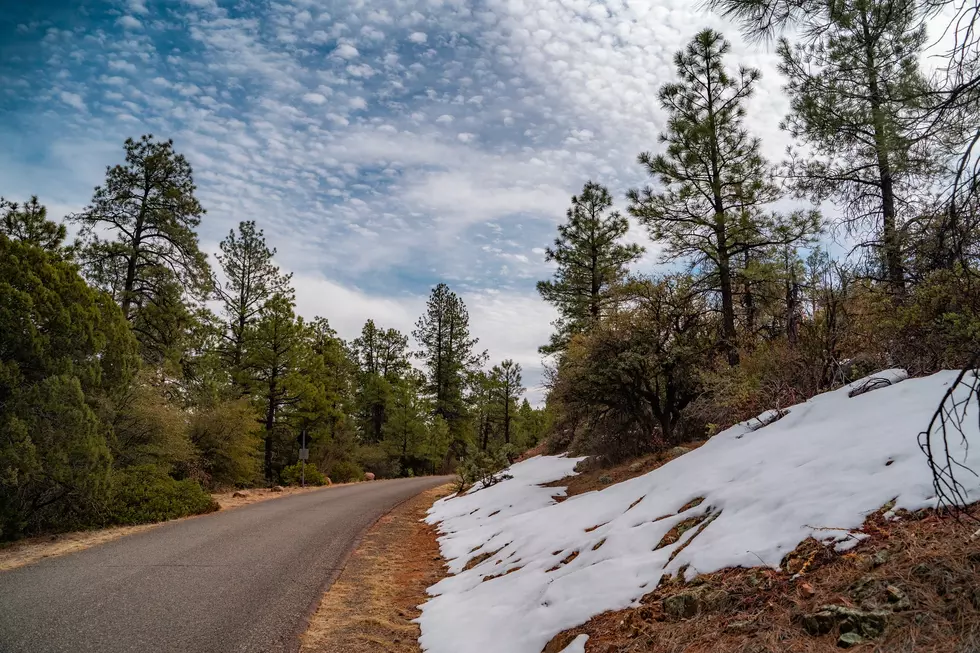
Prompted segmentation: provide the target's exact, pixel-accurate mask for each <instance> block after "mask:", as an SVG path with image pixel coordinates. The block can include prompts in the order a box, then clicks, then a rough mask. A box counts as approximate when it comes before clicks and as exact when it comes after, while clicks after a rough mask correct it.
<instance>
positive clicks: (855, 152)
mask: <svg viewBox="0 0 980 653" xmlns="http://www.w3.org/2000/svg"><path fill="white" fill-rule="evenodd" d="M710 4H711V6H712V7H713V8H715V9H716V10H718V11H720V12H721V13H722V14H724V15H726V16H727V17H728V18H730V19H732V20H733V21H735V22H736V23H737V24H739V26H740V27H741V28H742V29H743V30H744V32H745V34H746V35H747V36H748V37H750V38H755V39H758V40H761V41H763V42H766V43H768V44H769V47H771V48H774V49H775V52H776V54H777V55H778V57H779V62H780V65H779V71H780V73H781V74H782V75H783V76H784V81H785V85H784V87H783V89H784V92H785V93H786V95H787V96H788V100H789V107H790V111H789V114H788V115H786V116H779V117H776V116H774V117H773V119H774V120H775V119H776V118H779V119H781V123H780V127H781V129H782V130H784V131H785V132H786V133H787V134H788V135H789V136H790V137H791V142H792V145H791V146H790V147H789V148H788V151H787V153H786V156H785V158H784V159H783V160H781V161H769V160H767V159H766V158H765V157H764V156H763V155H762V153H761V152H762V148H761V142H760V139H759V138H758V137H757V136H755V135H753V134H752V133H751V131H750V130H749V129H748V128H747V126H746V120H745V117H746V112H747V110H748V107H749V101H750V98H751V97H752V95H753V93H754V91H755V90H756V88H757V87H758V84H759V80H760V73H759V71H758V70H755V69H753V68H750V67H747V66H744V65H742V64H740V62H738V61H737V60H736V59H735V58H734V57H733V55H732V54H731V45H730V43H729V42H728V41H727V40H726V39H725V37H724V35H722V34H720V33H718V32H716V31H714V30H710V29H706V30H703V31H701V32H700V33H698V34H697V35H696V36H695V37H694V38H693V39H692V40H691V41H690V42H689V43H688V45H687V46H686V47H685V48H684V49H683V50H682V51H680V52H678V53H677V54H676V56H675V58H674V68H675V74H674V79H673V80H671V81H669V82H668V83H665V84H663V85H662V86H661V87H660V89H659V93H658V97H657V100H658V101H659V104H660V106H661V107H662V109H663V110H664V111H665V113H666V116H667V121H666V126H665V128H664V130H663V132H662V134H661V135H660V138H659V141H660V142H659V144H658V146H657V148H656V151H655V152H643V153H640V154H639V156H638V158H637V163H638V165H639V166H640V167H641V169H642V170H643V171H644V172H645V173H646V175H647V176H648V178H649V180H650V182H649V185H647V186H645V187H640V188H634V189H630V190H629V191H628V192H627V193H626V197H625V198H624V200H625V201H624V204H623V206H625V212H626V213H627V214H628V216H630V217H632V218H633V219H634V220H635V221H636V222H637V223H639V225H640V226H641V227H642V228H643V229H644V230H645V231H646V232H647V234H648V236H649V238H650V243H651V244H652V245H655V246H657V247H659V248H660V252H661V259H660V262H661V263H662V264H663V266H662V267H661V269H662V270H666V272H664V273H660V274H655V275H652V276H650V275H642V274H639V273H637V272H636V270H635V268H636V262H637V261H638V260H639V259H640V257H641V255H642V253H643V250H642V248H641V247H640V246H638V245H636V244H633V243H632V241H630V240H628V239H627V238H626V235H627V231H628V229H629V220H628V218H627V217H626V216H625V215H623V214H621V213H619V212H618V211H615V210H614V201H613V198H612V196H611V195H610V193H609V191H608V190H607V189H606V188H605V187H604V186H602V185H601V184H599V183H595V182H589V183H587V184H585V186H584V187H583V189H582V191H581V193H579V194H577V195H576V196H574V197H573V198H572V201H571V207H570V208H569V209H568V214H567V220H566V222H565V223H564V224H563V225H561V226H560V227H559V234H558V238H557V239H556V240H555V241H554V244H553V245H552V247H550V248H549V249H548V250H547V257H548V259H549V260H550V261H553V262H554V264H555V265H556V272H555V275H554V277H553V278H552V279H550V280H548V281H543V282H541V283H539V284H538V290H539V292H540V294H541V296H542V298H543V299H544V300H546V301H548V302H550V303H551V304H552V305H554V306H555V307H556V308H557V309H558V311H559V313H560V318H559V319H558V320H557V321H556V322H555V324H554V326H555V330H554V334H553V336H552V339H551V342H550V343H548V344H547V345H546V346H544V347H542V352H544V353H547V354H550V355H552V357H553V363H552V365H551V366H550V369H549V374H548V387H549V394H548V403H547V410H548V415H549V425H550V426H549V430H548V434H547V436H548V448H549V449H550V450H551V451H553V452H558V451H566V450H570V451H572V452H574V453H575V454H579V455H589V456H590V458H589V461H590V464H597V465H599V466H606V465H612V464H616V463H620V462H622V461H624V460H628V459H630V458H633V457H635V456H639V455H642V454H647V453H650V452H656V451H659V450H664V449H668V448H671V447H675V446H679V445H682V444H684V443H688V442H694V441H698V440H703V439H706V438H708V437H710V436H711V435H712V434H713V433H716V432H718V431H719V430H720V429H724V428H727V427H728V426H731V425H732V424H735V423H737V422H740V421H743V420H748V419H750V418H754V417H755V416H756V415H760V414H762V413H763V412H764V411H770V412H769V413H767V414H768V415H769V416H770V417H769V419H778V418H779V417H780V416H781V415H782V414H784V413H783V409H784V408H786V407H788V406H790V405H793V404H796V403H799V402H801V401H804V400H806V399H808V398H810V397H813V396H814V395H816V394H818V393H821V392H825V391H827V390H830V389H833V388H836V387H840V386H841V385H843V384H845V383H847V382H850V381H852V380H854V379H857V378H861V377H862V376H865V375H867V374H869V373H872V372H875V371H878V370H882V369H886V368H890V367H903V368H906V369H907V370H908V371H909V372H910V373H911V374H913V375H924V374H929V373H932V372H935V371H937V370H939V369H950V368H953V369H956V368H964V369H968V368H969V367H970V366H974V367H975V366H976V363H977V358H976V356H977V354H978V348H980V312H978V311H980V286H978V282H980V276H978V272H980V268H978V254H980V249H978V244H980V231H978V190H980V186H978V172H980V159H978V157H977V154H978V152H977V150H976V146H977V143H978V142H980V128H978V124H980V95H978V93H980V75H978V73H980V55H978V49H977V40H976V38H977V37H976V33H975V31H974V28H975V22H976V18H977V15H978V13H980V10H977V9H976V8H974V9H972V10H971V9H968V8H964V9H962V11H960V13H959V14H957V17H956V18H954V19H953V20H952V21H951V22H950V21H949V20H948V16H944V15H940V14H939V13H937V12H939V11H940V10H941V9H942V7H944V6H947V5H949V3H945V2H938V3H934V4H930V3H920V2H916V1H914V0H844V1H843V2H833V3H821V2H788V1H786V0H713V2H711V3H710ZM964 7H965V5H964ZM930 21H931V24H932V25H933V26H934V27H935V26H938V27H939V33H941V34H942V35H943V36H944V37H946V41H944V43H947V45H946V46H943V45H934V43H935V41H934V40H930V39H929V36H928V35H927V25H928V24H930ZM784 28H790V29H788V30H786V29H784ZM944 29H945V32H944V31H943V30H944ZM784 33H787V34H792V35H793V36H792V39H791V38H789V37H786V36H782V34H784ZM933 36H934V37H935V36H936V35H935V34H934V35H933ZM931 45H932V46H933V47H932V49H931V51H930V52H929V53H928V55H927V48H928V47H929V46H931ZM924 62H928V63H929V65H930V68H929V70H926V69H924V68H923V66H924ZM777 206H778V207H780V208H783V209H784V210H777V209H776V208H775V207H777ZM974 385H975V384H974ZM939 400H940V398H937V404H938V403H939ZM937 415H940V413H937ZM973 419H975V417H974V418H973ZM919 426H920V427H921V428H922V429H924V430H927V425H926V424H922V425H919ZM930 426H931V425H930ZM924 435H926V436H927V437H928V433H925V434H924ZM921 437H922V436H920V438H921ZM959 473H963V474H968V473H969V472H968V471H967V470H961V471H960V472H959ZM947 482H948V488H946V489H951V488H953V487H955V481H950V480H949V479H946V480H942V479H939V480H937V483H939V485H937V491H939V492H941V493H942V492H943V490H944V487H941V486H943V485H946V484H947Z"/></svg>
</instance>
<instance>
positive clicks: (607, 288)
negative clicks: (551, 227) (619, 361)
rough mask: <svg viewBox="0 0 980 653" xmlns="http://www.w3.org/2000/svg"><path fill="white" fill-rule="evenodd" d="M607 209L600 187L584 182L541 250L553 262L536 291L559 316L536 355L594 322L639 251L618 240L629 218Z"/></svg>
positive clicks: (605, 194) (608, 198)
mask: <svg viewBox="0 0 980 653" xmlns="http://www.w3.org/2000/svg"><path fill="white" fill-rule="evenodd" d="M610 207H612V197H611V196H610V195H609V191H608V190H607V189H606V188H605V186H601V185H599V184H597V183H594V182H592V181H589V182H587V183H586V184H585V186H584V187H583V188H582V193H581V194H580V195H577V196H572V206H571V208H569V209H568V212H567V214H566V217H567V220H568V221H567V222H566V223H565V224H563V225H560V226H559V227H558V238H556V239H555V242H554V246H553V247H549V248H548V249H547V250H545V252H546V253H545V259H546V260H547V261H554V262H555V263H556V265H557V270H555V276H554V280H552V281H539V282H538V292H539V293H540V294H541V297H543V298H544V300H545V301H547V302H549V303H551V304H553V305H554V306H555V307H556V308H557V309H558V311H559V313H560V317H559V319H558V320H557V321H556V322H555V327H556V329H557V331H556V333H554V334H552V337H551V342H550V343H549V344H548V345H545V346H543V347H541V352H542V353H545V354H554V353H559V352H561V351H563V350H564V349H565V347H566V345H567V343H568V339H569V338H570V337H571V336H572V335H574V334H576V333H581V332H583V331H586V330H588V329H589V328H590V327H591V326H593V325H595V324H596V323H597V322H598V320H599V319H600V318H601V317H602V315H603V313H604V312H605V311H606V310H607V309H608V308H609V307H610V305H611V303H612V301H613V297H614V294H613V293H612V292H611V289H612V287H613V286H614V285H615V284H616V283H617V282H619V281H621V280H622V279H623V278H624V276H625V275H626V266H627V265H629V264H630V263H632V262H633V261H635V260H636V259H638V258H639V257H640V255H642V253H643V248H642V247H640V246H639V245H634V244H631V245H626V244H623V243H621V242H620V241H621V240H622V238H623V236H625V235H626V232H627V231H629V222H628V221H627V220H626V218H624V217H623V216H621V215H620V214H619V213H618V212H616V211H613V212H612V213H608V214H607V213H606V212H607V211H608V210H609V208H610Z"/></svg>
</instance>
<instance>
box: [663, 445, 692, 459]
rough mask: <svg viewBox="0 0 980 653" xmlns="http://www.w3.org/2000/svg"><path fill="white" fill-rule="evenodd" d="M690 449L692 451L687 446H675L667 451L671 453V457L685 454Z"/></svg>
mask: <svg viewBox="0 0 980 653" xmlns="http://www.w3.org/2000/svg"><path fill="white" fill-rule="evenodd" d="M688 451H690V449H687V448H685V447H674V448H672V449H670V450H669V451H667V453H668V454H670V456H671V457H673V458H676V457H677V456H683V455H684V454H686V453H687V452H688Z"/></svg>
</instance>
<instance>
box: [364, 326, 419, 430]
mask: <svg viewBox="0 0 980 653" xmlns="http://www.w3.org/2000/svg"><path fill="white" fill-rule="evenodd" d="M352 346H353V349H354V352H355V356H356V358H357V361H358V364H359V366H360V372H361V374H360V382H359V388H358V397H359V406H360V413H361V418H362V420H363V421H364V423H365V425H366V428H365V429H364V432H365V434H366V435H367V436H368V439H369V440H372V441H374V442H380V441H381V439H382V437H383V435H382V429H383V427H384V423H385V419H386V415H385V410H386V405H387V403H388V400H389V397H390V394H391V389H392V386H393V384H395V383H396V382H397V381H398V379H399V378H401V375H402V374H404V373H405V371H407V370H408V368H409V362H408V337H407V336H405V335H403V334H401V333H399V332H398V331H397V330H395V329H379V328H378V327H377V326H376V325H375V323H374V320H368V321H367V322H366V323H365V324H364V328H363V329H361V335H360V337H358V338H356V339H355V340H354V342H353V343H352Z"/></svg>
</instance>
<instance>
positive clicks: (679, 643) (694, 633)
mask: <svg viewBox="0 0 980 653" xmlns="http://www.w3.org/2000/svg"><path fill="white" fill-rule="evenodd" d="M973 514H974V515H975V516H978V517H980V508H977V507H974V511H973ZM976 527H977V524H976V523H974V522H970V521H963V522H957V521H956V520H954V519H951V518H948V517H940V516H938V515H936V514H934V513H930V512H924V513H920V514H917V515H905V519H904V520H903V521H900V522H889V521H886V520H884V519H883V518H882V517H881V511H879V512H878V513H875V514H874V515H872V516H871V517H869V518H868V520H867V521H866V523H865V525H864V528H863V531H864V532H865V533H867V534H868V535H870V537H869V539H867V540H865V541H864V542H862V543H861V544H860V545H859V546H858V547H856V548H855V549H853V550H852V551H850V552H848V553H845V554H838V553H835V552H833V550H832V549H828V547H826V546H824V545H822V544H820V543H819V542H816V541H814V540H807V541H806V542H804V543H803V544H801V545H800V547H798V548H797V550H796V551H794V552H793V553H792V554H790V555H787V556H786V557H785V558H784V559H783V564H782V569H780V570H778V571H777V570H772V569H727V570H722V571H720V572H717V573H714V574H709V575H706V576H700V577H698V578H696V579H695V580H694V581H692V582H691V583H688V584H685V583H683V582H680V581H678V580H676V579H665V580H664V581H663V582H662V583H661V584H660V586H659V587H658V588H657V589H656V590H654V591H653V592H651V593H650V594H647V595H646V596H645V597H643V599H642V601H641V605H640V607H638V608H632V609H627V610H621V611H617V612H608V613H605V614H602V615H599V616H597V617H595V618H593V619H592V620H590V621H589V622H588V623H586V624H585V625H583V626H581V627H578V628H574V629H572V630H569V631H566V632H565V633H562V634H560V635H558V636H556V637H555V638H554V639H553V640H552V644H553V645H554V646H557V645H558V644H559V643H561V642H566V641H570V640H571V638H572V637H574V636H575V635H577V634H579V633H588V634H589V635H590V638H589V641H588V643H587V645H586V651H588V652H589V653H593V652H597V651H598V652H602V653H606V652H610V653H611V652H612V651H616V652H622V653H637V652H639V651H644V652H650V653H680V652H681V651H684V652H690V653H702V652H703V653H708V652H711V653H715V652H717V653H729V652H730V653H777V652H779V653H783V652H787V653H816V652H823V651H825V652H828V653H829V652H830V651H838V650H840V649H839V648H838V646H837V637H838V634H839V633H838V632H837V631H836V629H835V630H834V631H832V632H831V633H829V634H826V635H822V636H811V635H808V634H807V633H806V632H805V631H804V630H803V628H802V626H801V617H802V615H804V614H808V613H812V612H815V611H817V610H818V609H819V608H820V606H823V605H828V604H836V605H843V606H848V607H856V608H860V609H864V610H886V611H888V612H889V613H890V615H891V616H890V617H889V618H888V623H887V627H886V630H885V632H884V634H883V635H882V636H881V637H879V638H877V639H874V640H869V641H868V642H867V643H865V644H861V645H858V646H855V647H854V648H853V649H852V650H856V651H867V652H870V651H875V652H881V653H885V652H888V653H971V652H974V651H980V540H978V539H971V537H970V536H971V534H972V533H973V531H975V530H976ZM881 552H887V553H881ZM692 591H693V592H698V593H699V594H700V595H701V596H702V597H713V598H712V599H711V600H710V601H708V600H705V601H703V602H702V603H701V608H700V610H699V611H698V613H697V614H696V615H695V616H693V617H692V618H690V619H677V618H674V617H671V616H669V615H668V614H667V613H666V612H665V611H664V604H663V601H664V599H666V598H668V597H670V596H672V595H674V594H677V593H679V592H692ZM896 592H897V594H896ZM897 597H904V598H902V599H901V600H899V599H898V598H897ZM546 650H548V649H546ZM556 650H560V649H556Z"/></svg>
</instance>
